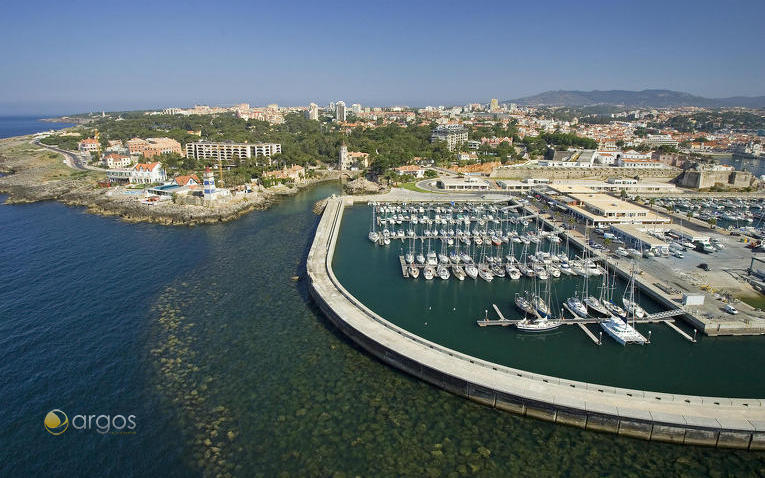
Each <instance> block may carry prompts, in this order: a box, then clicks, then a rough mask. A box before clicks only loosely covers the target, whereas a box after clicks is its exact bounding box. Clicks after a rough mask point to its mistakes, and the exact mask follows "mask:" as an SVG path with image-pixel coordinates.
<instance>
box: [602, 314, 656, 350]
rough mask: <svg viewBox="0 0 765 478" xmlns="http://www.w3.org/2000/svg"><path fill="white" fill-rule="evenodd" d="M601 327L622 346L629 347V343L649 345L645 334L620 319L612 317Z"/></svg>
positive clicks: (603, 322)
mask: <svg viewBox="0 0 765 478" xmlns="http://www.w3.org/2000/svg"><path fill="white" fill-rule="evenodd" d="M600 326H601V327H602V328H603V330H605V331H606V333H607V334H608V335H610V336H611V338H612V339H614V340H616V342H617V343H619V344H620V345H627V344H628V343H635V344H640V345H644V344H646V343H648V340H647V339H646V338H645V337H644V336H643V334H641V333H640V332H638V331H637V330H636V329H635V328H634V327H632V326H631V325H629V324H628V323H626V322H625V321H623V320H622V319H620V318H618V317H614V316H611V317H609V318H608V319H607V320H604V321H602V322H601V323H600Z"/></svg>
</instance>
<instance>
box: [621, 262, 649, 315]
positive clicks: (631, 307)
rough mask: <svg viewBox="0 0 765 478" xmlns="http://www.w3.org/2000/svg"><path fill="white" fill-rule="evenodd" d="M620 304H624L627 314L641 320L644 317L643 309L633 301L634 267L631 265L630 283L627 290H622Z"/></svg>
mask: <svg viewBox="0 0 765 478" xmlns="http://www.w3.org/2000/svg"><path fill="white" fill-rule="evenodd" d="M622 304H624V308H625V309H626V310H627V314H629V315H633V316H635V317H637V318H638V319H642V318H643V317H645V315H646V314H645V309H643V308H642V307H640V305H639V304H638V303H637V301H636V300H635V267H634V265H633V267H632V271H631V272H630V282H629V284H628V285H627V288H626V289H624V296H623V297H622Z"/></svg>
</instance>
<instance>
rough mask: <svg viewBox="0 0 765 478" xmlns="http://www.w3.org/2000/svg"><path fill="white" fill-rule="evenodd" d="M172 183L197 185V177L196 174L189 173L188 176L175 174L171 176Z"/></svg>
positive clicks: (189, 185)
mask: <svg viewBox="0 0 765 478" xmlns="http://www.w3.org/2000/svg"><path fill="white" fill-rule="evenodd" d="M173 184H175V185H177V186H188V187H194V186H199V177H197V175H196V174H190V175H188V176H176V177H174V178H173Z"/></svg>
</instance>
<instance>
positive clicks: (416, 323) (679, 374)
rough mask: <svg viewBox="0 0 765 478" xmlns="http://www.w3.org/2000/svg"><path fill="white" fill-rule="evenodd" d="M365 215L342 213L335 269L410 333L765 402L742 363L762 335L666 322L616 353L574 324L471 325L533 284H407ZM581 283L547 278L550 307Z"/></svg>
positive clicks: (651, 386)
mask: <svg viewBox="0 0 765 478" xmlns="http://www.w3.org/2000/svg"><path fill="white" fill-rule="evenodd" d="M370 217H371V212H370V209H369V208H368V207H366V206H358V205H357V206H354V207H351V208H347V209H346V211H345V214H344V216H343V222H342V229H341V233H340V237H339V239H338V243H337V252H336V253H335V256H334V263H333V267H334V271H335V274H336V275H337V278H338V279H339V280H340V282H341V283H342V284H343V285H344V286H345V287H346V288H347V289H348V290H349V291H350V292H351V293H352V294H353V295H354V296H356V297H357V298H358V299H360V300H361V301H362V302H364V303H365V304H366V305H367V306H369V307H370V308H371V309H372V310H374V311H375V312H377V313H378V314H380V315H381V316H383V317H385V318H386V319H388V320H390V321H392V322H393V323H395V324H397V325H400V326H402V327H404V328H406V329H407V330H411V331H412V332H415V333H417V334H418V335H421V336H423V337H425V338H427V339H429V340H432V341H434V342H437V343H440V344H443V345H445V346H447V347H450V348H453V349H456V350H459V351H461V352H465V353H468V354H471V355H474V356H477V357H480V358H483V359H486V360H490V361H492V362H496V363H500V364H503V365H509V366H513V367H518V368H521V369H524V370H529V371H533V372H538V373H543V374H549V375H553V376H559V377H566V378H570V379H575V380H583V381H588V382H595V383H600V384H605V385H612V386H619V387H627V388H640V389H647V390H654V391H661V392H672V393H683V394H697V395H710V396H736V397H754V398H757V397H765V381H764V380H762V379H763V377H764V376H763V373H762V371H761V370H760V369H759V368H757V367H752V366H748V365H747V364H755V363H760V362H763V361H765V337H699V341H698V343H695V344H693V343H690V342H688V341H687V340H685V339H683V338H682V337H681V336H680V335H679V334H677V333H676V332H674V331H672V329H670V328H669V327H668V326H666V325H664V324H638V325H637V326H636V328H637V329H638V330H639V331H640V332H641V333H642V334H643V335H644V336H646V337H648V334H649V332H650V333H651V344H650V345H648V346H645V347H641V346H637V345H630V346H627V347H623V346H621V345H618V344H617V343H616V342H615V341H613V340H611V339H610V338H609V337H608V336H607V335H606V334H605V333H604V334H603V345H601V346H600V347H598V346H595V345H594V344H593V343H592V341H591V340H590V339H589V338H588V337H587V336H586V335H585V334H584V333H583V332H582V331H581V330H580V329H579V328H578V327H572V326H566V327H562V328H560V329H559V330H556V331H553V332H549V333H545V334H525V333H522V332H519V331H517V330H516V329H515V328H512V327H478V326H477V325H476V323H475V321H476V320H477V319H482V318H483V317H484V316H485V315H486V313H487V312H486V311H487V310H488V314H489V317H490V318H497V315H496V314H495V313H494V311H493V308H492V304H496V305H497V306H498V307H499V309H500V310H501V312H502V313H503V315H504V316H505V317H507V318H511V319H517V318H521V317H520V313H519V312H518V311H517V309H516V308H515V306H514V304H513V299H514V297H515V294H516V293H519V292H523V291H525V290H527V289H529V288H533V281H532V280H529V279H526V278H522V279H521V280H519V281H511V280H509V279H499V278H496V279H494V280H493V281H492V282H491V283H487V282H485V281H483V280H480V279H479V280H471V279H469V278H467V279H465V281H463V282H460V281H457V280H455V279H453V278H452V279H450V280H448V281H442V280H440V279H434V280H432V281H427V280H424V279H423V278H422V276H421V277H420V278H419V279H417V280H413V279H404V278H403V277H402V276H401V267H400V265H399V259H398V256H399V254H402V252H401V245H402V243H401V242H400V241H398V240H394V241H392V243H391V245H390V246H388V247H378V246H375V245H373V244H372V243H370V242H369V240H367V232H368V230H369V223H370ZM433 242H434V243H435V244H438V242H437V241H433ZM434 247H436V246H435V245H434ZM438 247H440V246H438ZM580 281H581V279H579V278H575V277H566V276H561V278H558V279H552V280H551V284H552V285H551V287H552V290H553V294H552V295H553V298H554V299H555V298H557V300H554V301H553V303H557V304H561V303H562V301H565V299H566V298H568V297H570V296H571V295H574V293H575V291H576V290H577V288H581V282H580ZM599 285H600V280H599V279H593V280H591V284H590V287H591V288H590V291H591V293H594V294H595V295H597V289H596V288H597V287H599ZM624 287H625V284H624V283H623V282H622V281H617V284H616V292H615V293H614V297H619V298H620V297H621V295H622V291H623V290H624ZM638 299H639V301H640V302H641V304H642V305H643V306H644V308H645V309H646V310H647V311H649V312H656V311H660V310H662V309H661V308H660V307H659V306H658V305H657V304H655V303H654V302H653V301H652V300H650V298H648V297H640V296H639V297H638ZM558 307H560V305H558ZM679 325H681V326H683V327H684V328H686V330H688V331H689V332H690V333H691V334H693V331H692V330H689V328H688V327H687V326H684V325H683V324H679ZM590 330H592V331H593V332H594V333H595V334H596V335H597V333H598V331H599V330H600V329H599V328H598V327H596V326H590ZM731 357H736V360H735V361H731Z"/></svg>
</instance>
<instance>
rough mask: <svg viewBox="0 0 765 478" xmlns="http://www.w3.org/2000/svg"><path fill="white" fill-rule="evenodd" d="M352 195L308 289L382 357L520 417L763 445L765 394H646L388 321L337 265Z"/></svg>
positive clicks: (331, 223)
mask: <svg viewBox="0 0 765 478" xmlns="http://www.w3.org/2000/svg"><path fill="white" fill-rule="evenodd" d="M346 200H347V199H344V198H337V197H333V198H331V199H330V200H329V201H328V203H327V207H326V209H325V210H324V213H323V215H322V219H321V221H320V222H319V225H318V227H317V231H316V235H315V237H314V241H313V244H312V246H311V250H310V252H309V254H308V259H307V263H306V268H307V272H308V277H309V279H310V291H311V295H312V297H313V298H314V300H315V302H316V303H317V305H318V306H319V307H320V309H321V310H322V311H323V313H324V314H325V315H326V316H327V318H328V319H329V320H330V321H331V322H332V323H333V324H334V325H335V326H336V327H337V328H338V329H339V330H341V331H342V332H343V333H344V334H346V335H347V336H348V337H349V338H350V339H351V340H353V341H354V342H355V343H356V344H358V345H359V346H360V347H361V348H363V349H364V350H366V351H367V352H369V353H371V354H372V355H374V356H375V357H377V358H378V359H379V360H381V361H383V362H385V363H386V364H388V365H391V366H393V367H396V368H398V369H400V370H402V371H404V372H407V373H409V374H411V375H413V376H415V377H418V378H420V379H422V380H425V381H426V382H428V383H431V384H433V385H435V386H437V387H439V388H442V389H444V390H447V391H450V392H452V393H454V394H457V395H460V396H463V397H466V398H469V399H471V400H473V401H475V402H478V403H481V404H483V405H486V406H490V407H495V408H498V409H501V410H505V411H509V412H512V413H517V414H519V415H524V416H529V417H534V418H539V419H542V420H547V421H550V422H554V423H560V424H565V425H570V426H576V427H579V428H583V429H586V430H592V431H600V432H610V433H616V434H619V435H622V436H628V437H634V438H641V439H645V440H654V441H663V442H671V443H678V444H687V445H706V446H714V447H725V448H740V449H748V450H765V400H761V399H735V398H724V397H701V396H690V395H678V394H666V393H660V392H648V391H643V390H632V389H624V388H616V387H609V386H604V385H598V384H592V383H586V382H577V381H573V380H566V379H561V378H557V377H551V376H546V375H540V374H534V373H530V372H526V371H523V370H519V369H514V368H511V367H505V366H501V365H498V364H495V363H491V362H488V361H485V360H481V359H478V358H476V357H472V356H469V355H466V354H462V353H460V352H457V351H455V350H452V349H449V348H447V347H443V346H441V345H438V344H436V343H434V342H430V341H428V340H426V339H423V338H422V337H419V336H417V335H415V334H412V333H411V332H408V331H407V330H405V329H402V328H400V327H398V326H396V325H395V324H393V323H391V322H388V321H387V320H385V319H384V318H382V317H380V316H379V315H377V314H376V313H375V312H373V311H372V310H370V309H368V308H367V307H366V306H365V305H364V304H363V303H361V302H360V301H359V300H357V299H356V298H355V297H354V296H353V295H352V294H350V293H349V292H348V291H347V290H346V289H345V288H344V287H343V286H342V284H340V282H339V281H338V280H337V278H336V277H335V275H334V272H333V270H332V258H333V255H334V250H335V244H336V241H337V236H338V233H339V231H340V225H341V221H342V216H343V211H344V208H345V206H346ZM348 201H349V202H348V204H352V201H353V200H352V199H351V200H348ZM359 240H362V239H361V238H360V239H359Z"/></svg>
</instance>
